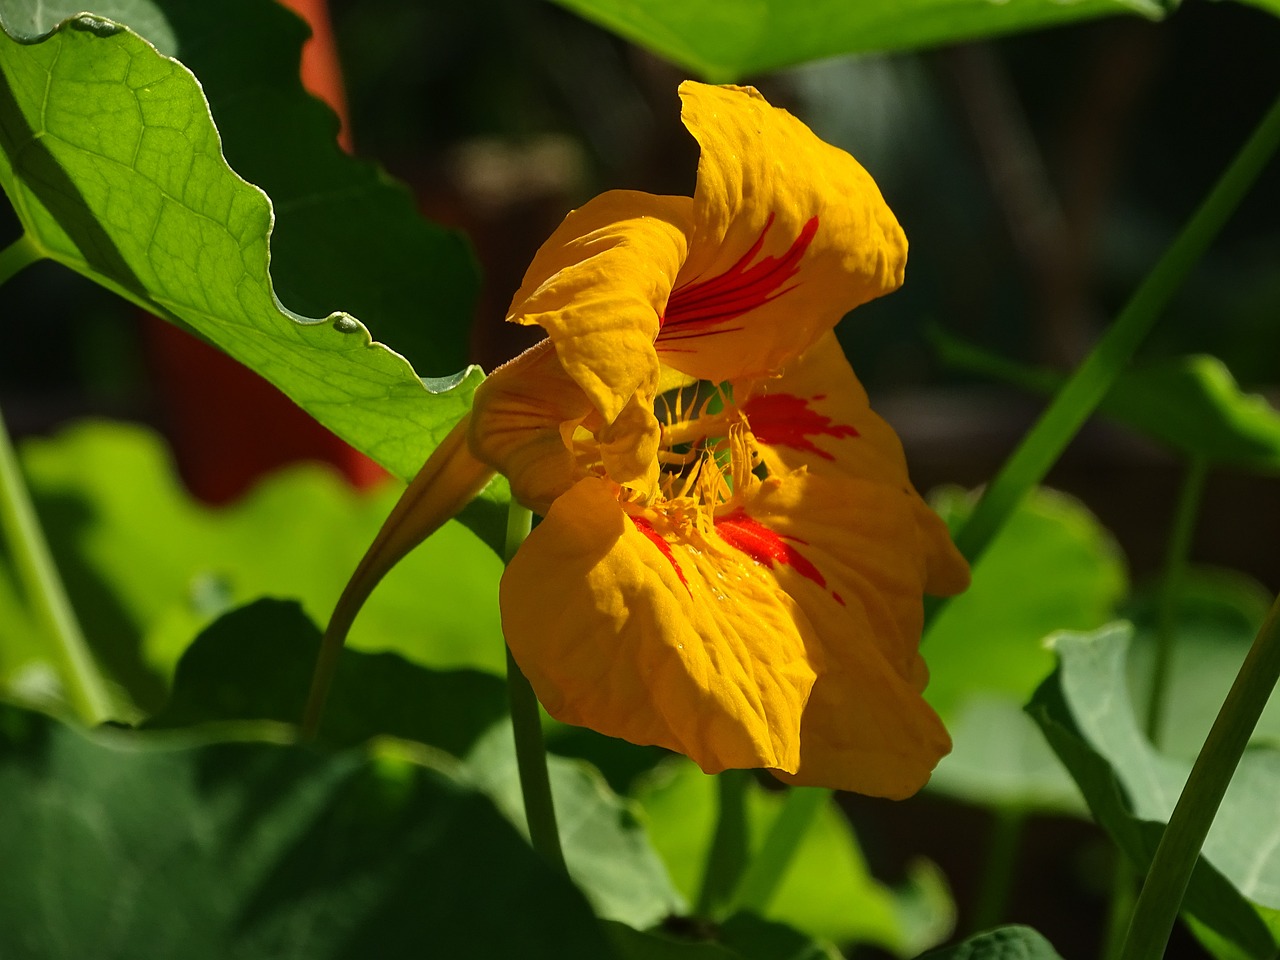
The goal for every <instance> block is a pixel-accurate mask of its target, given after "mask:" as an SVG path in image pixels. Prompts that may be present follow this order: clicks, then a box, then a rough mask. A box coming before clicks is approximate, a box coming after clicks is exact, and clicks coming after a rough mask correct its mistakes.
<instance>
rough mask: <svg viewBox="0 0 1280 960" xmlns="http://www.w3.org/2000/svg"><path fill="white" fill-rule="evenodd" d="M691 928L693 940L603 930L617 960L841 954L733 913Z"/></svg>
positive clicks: (768, 959) (796, 959)
mask: <svg viewBox="0 0 1280 960" xmlns="http://www.w3.org/2000/svg"><path fill="white" fill-rule="evenodd" d="M690 923H691V924H692V925H693V927H694V929H691V930H688V931H686V933H689V934H692V935H693V937H694V939H689V938H682V937H680V936H677V935H676V934H675V933H673V932H671V931H668V930H646V931H639V930H633V929H631V928H630V927H626V926H623V925H622V924H619V923H610V922H606V923H605V925H604V926H605V932H606V933H607V934H608V936H609V938H610V940H611V941H612V942H613V945H614V947H615V949H617V951H618V955H619V957H620V958H621V960H732V958H736V960H840V952H839V951H838V950H836V949H835V948H834V947H833V946H831V945H830V944H825V943H822V942H820V941H817V940H814V939H813V938H812V937H809V936H806V935H805V934H803V933H800V932H799V931H798V930H794V929H792V928H791V927H788V926H786V925H784V924H780V923H772V922H770V921H768V920H762V919H760V918H759V917H757V916H755V915H753V914H749V913H739V914H735V915H734V916H732V917H730V918H729V919H728V920H726V921H725V922H724V923H722V924H720V925H719V926H716V927H705V928H703V927H698V926H697V922H696V921H690ZM672 926H677V927H678V926H679V925H678V924H673V925H672Z"/></svg>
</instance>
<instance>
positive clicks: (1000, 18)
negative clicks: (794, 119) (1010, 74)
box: [556, 0, 1167, 83]
mask: <svg viewBox="0 0 1280 960" xmlns="http://www.w3.org/2000/svg"><path fill="white" fill-rule="evenodd" d="M556 2H557V3H559V4H560V5H561V6H563V7H566V8H567V9H569V10H572V11H573V12H575V13H577V14H580V15H581V16H583V17H586V18H587V19H588V20H592V21H594V22H596V23H598V24H600V25H601V26H602V27H604V28H605V29H607V30H612V31H613V32H614V33H617V34H619V35H620V36H622V37H625V38H626V39H628V40H630V41H632V42H633V43H637V44H639V45H640V46H643V47H646V48H648V49H649V50H652V51H653V52H654V53H657V54H659V55H660V56H662V57H665V58H666V59H668V60H670V61H672V62H673V63H676V64H679V65H680V66H682V67H685V68H687V69H689V70H692V71H693V72H694V73H696V74H699V75H701V76H702V77H703V78H704V79H707V80H711V81H715V82H717V83H722V82H726V81H730V80H738V79H741V78H742V77H744V76H748V75H750V74H755V73H762V72H764V71H766V70H775V69H777V68H778V67H785V66H789V65H792V64H797V63H804V62H806V61H809V60H817V59H820V58H822V57H831V56H835V55H837V54H842V53H865V52H870V51H881V50H908V49H916V48H919V47H929V46H937V45H941V44H947V43H958V42H960V41H964V40H974V39H978V38H981V37H989V36H995V35H997V34H1003V33H1012V32H1015V31H1020V30H1033V29H1038V28H1042V27H1048V26H1052V25H1054V24H1059V23H1068V22H1071V21H1075V20H1084V19H1089V18H1092V17H1100V16H1107V15H1113V14H1140V15H1142V16H1144V17H1147V18H1148V19H1152V20H1158V19H1160V18H1161V17H1163V16H1164V15H1165V14H1166V13H1167V6H1166V4H1162V3H1159V2H1157V0H1073V2H1070V3H1063V2H1061V0H1019V2H1017V3H991V2H990V0H862V2H859V3H848V2H846V0H808V2H805V3H796V2H794V0H647V2H645V3H633V2H628V0H556Z"/></svg>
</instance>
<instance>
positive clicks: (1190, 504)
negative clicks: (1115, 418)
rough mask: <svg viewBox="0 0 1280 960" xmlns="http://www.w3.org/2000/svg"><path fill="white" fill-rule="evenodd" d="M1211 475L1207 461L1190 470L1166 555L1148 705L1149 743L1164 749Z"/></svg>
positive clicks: (1195, 463)
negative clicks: (1186, 589) (1183, 605)
mask: <svg viewBox="0 0 1280 960" xmlns="http://www.w3.org/2000/svg"><path fill="white" fill-rule="evenodd" d="M1208 472H1209V464H1208V461H1206V460H1205V458H1204V457H1196V458H1195V459H1193V460H1192V461H1191V463H1190V465H1189V466H1188V467H1187V475H1186V477H1185V478H1184V479H1183V481H1182V489H1181V490H1180V491H1179V492H1178V503H1177V506H1176V507H1175V508H1174V510H1175V512H1174V516H1173V528H1172V529H1171V531H1170V534H1169V546H1168V549H1167V550H1166V552H1165V560H1164V574H1163V577H1162V578H1161V583H1160V599H1159V608H1158V610H1157V612H1156V618H1157V620H1156V646H1155V658H1154V659H1153V660H1152V662H1151V693H1150V699H1149V700H1148V701H1147V739H1148V740H1150V741H1151V742H1152V744H1153V745H1155V746H1159V745H1160V731H1161V729H1162V728H1163V727H1164V708H1165V701H1166V699H1167V693H1168V690H1167V688H1168V686H1169V668H1170V665H1171V663H1172V661H1173V642H1174V634H1175V632H1176V630H1177V627H1176V624H1177V619H1178V595H1179V592H1180V590H1181V588H1182V581H1183V577H1184V575H1185V573H1186V569H1187V556H1188V554H1189V553H1190V550H1191V537H1192V534H1194V533H1195V527H1196V517H1197V516H1198V515H1199V513H1200V500H1201V498H1202V496H1203V494H1204V481H1205V476H1206V475H1207V474H1208Z"/></svg>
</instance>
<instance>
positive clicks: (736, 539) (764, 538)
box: [716, 509, 827, 587]
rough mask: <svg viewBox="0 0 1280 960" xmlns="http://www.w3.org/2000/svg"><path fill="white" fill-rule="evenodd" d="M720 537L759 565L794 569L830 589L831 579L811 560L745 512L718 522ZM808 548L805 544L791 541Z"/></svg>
mask: <svg viewBox="0 0 1280 960" xmlns="http://www.w3.org/2000/svg"><path fill="white" fill-rule="evenodd" d="M716 533H718V534H720V539H721V540H723V541H724V542H725V543H727V544H729V546H731V547H734V548H736V549H738V550H741V551H742V552H743V553H745V554H746V555H747V556H748V557H750V558H751V559H752V560H754V561H755V562H756V563H759V564H762V565H764V566H766V567H769V568H770V569H772V568H773V565H774V564H776V563H780V564H782V565H783V566H785V567H791V569H793V570H795V572H796V573H798V574H800V576H802V577H804V578H806V579H808V580H812V581H813V582H814V583H816V584H817V585H818V586H820V587H825V586H826V585H827V579H826V577H824V576H823V575H822V573H821V572H820V571H819V570H818V568H817V567H815V566H814V565H813V564H812V563H810V562H809V560H808V559H807V558H806V557H805V556H804V555H803V554H801V553H800V552H799V551H798V550H796V548H795V547H793V546H791V544H789V543H786V542H785V541H784V540H783V538H782V537H781V536H779V535H778V534H776V533H774V532H773V531H772V530H770V529H769V528H768V527H766V526H765V525H764V524H762V523H760V521H758V520H753V519H752V518H751V517H749V516H747V513H746V511H745V510H741V509H739V510H735V511H734V512H733V513H731V514H728V515H727V516H723V517H717V518H716ZM788 539H792V540H795V542H796V543H799V544H801V545H804V543H805V542H804V541H803V540H796V539H795V538H794V537H791V538H788Z"/></svg>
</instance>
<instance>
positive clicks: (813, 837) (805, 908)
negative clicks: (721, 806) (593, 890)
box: [639, 759, 953, 956]
mask: <svg viewBox="0 0 1280 960" xmlns="http://www.w3.org/2000/svg"><path fill="white" fill-rule="evenodd" d="M639 800H640V802H641V804H642V806H643V807H644V810H645V814H646V818H647V820H648V823H649V835H650V836H651V837H652V839H653V843H654V846H655V847H656V848H657V850H658V852H659V853H660V854H661V855H662V857H663V859H664V860H665V861H666V863H667V866H668V868H669V869H670V870H671V875H672V879H673V880H674V881H675V883H676V885H677V886H678V887H679V889H680V890H681V891H683V892H684V893H685V895H686V896H688V897H690V898H692V897H693V896H694V895H695V893H696V891H697V890H698V888H699V887H700V886H701V881H702V869H703V867H704V865H705V856H706V850H707V847H708V845H709V843H710V841H711V835H712V832H713V830H714V828H715V819H716V810H717V801H716V788H715V779H714V778H713V777H709V776H707V775H705V774H704V773H702V772H701V771H700V770H698V768H697V767H696V766H695V765H694V764H692V763H690V762H689V761H686V760H683V759H673V760H671V761H669V762H668V763H667V764H664V765H663V766H662V767H660V768H659V769H658V770H657V771H656V772H655V774H654V775H653V777H652V778H651V779H650V781H649V782H648V783H647V784H646V785H645V786H644V787H643V788H642V789H641V791H640V793H639ZM781 805H782V797H781V796H780V795H779V794H777V793H775V792H769V791H765V790H763V789H761V788H758V787H756V786H754V785H753V786H752V788H751V790H750V792H749V793H748V795H747V818H748V833H749V846H750V847H751V849H753V850H755V849H758V848H759V845H760V844H761V843H762V842H763V840H764V836H765V834H766V833H767V832H768V830H769V827H770V826H771V825H772V823H773V820H774V818H775V817H776V816H777V815H778V813H779V812H780V809H781ZM908 902H911V903H912V904H914V905H917V906H918V905H919V904H920V903H925V904H927V905H928V907H929V909H927V910H925V911H919V910H916V909H909V908H908V906H907V904H908ZM767 918H768V919H770V920H774V921H777V922H780V923H783V924H786V925H788V926H791V927H795V928H797V929H800V930H805V931H807V932H809V933H812V934H814V935H816V936H819V937H822V938H825V939H829V940H834V941H837V942H841V943H845V942H857V943H867V944H875V945H877V946H880V947H882V948H884V949H887V950H890V951H892V952H893V953H896V954H898V955H900V956H913V955H914V954H915V953H918V952H919V951H920V950H922V949H925V948H926V947H929V946H932V945H933V944H934V943H937V942H938V939H939V937H940V936H945V935H946V932H947V930H949V929H950V921H951V920H952V919H953V913H952V907H951V903H950V899H949V897H948V896H947V895H946V892H945V889H944V888H943V887H942V886H941V884H940V882H939V880H938V879H937V877H936V876H935V875H933V874H932V873H931V872H930V871H928V870H927V869H921V870H920V871H918V872H917V873H916V875H914V876H912V877H911V878H910V883H909V885H908V887H907V888H906V889H904V890H902V891H894V890H892V889H890V888H889V887H887V886H885V885H884V884H881V883H880V882H878V881H877V880H876V879H875V878H874V877H872V876H871V874H870V872H869V870H868V868H867V864H866V862H865V861H864V859H863V857H862V852H861V850H860V848H859V846H858V841H857V838H856V837H855V836H854V835H853V831H852V829H851V828H850V825H849V822H848V820H847V819H845V817H844V816H843V815H842V814H841V813H840V811H839V809H838V808H836V807H835V806H834V805H827V806H825V807H824V808H823V809H822V810H821V812H820V813H819V814H818V816H817V817H816V818H815V819H814V822H813V824H812V826H811V827H810V829H809V830H808V832H807V833H806V834H805V836H804V840H803V841H802V842H801V846H800V849H799V850H798V851H797V853H796V855H795V857H794V859H793V860H792V862H791V865H790V867H789V868H788V870H787V873H786V876H785V877H784V878H783V879H782V883H781V885H780V886H779V888H778V891H777V893H776V894H775V896H774V898H773V901H772V903H771V904H770V906H769V909H768V911H767Z"/></svg>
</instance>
